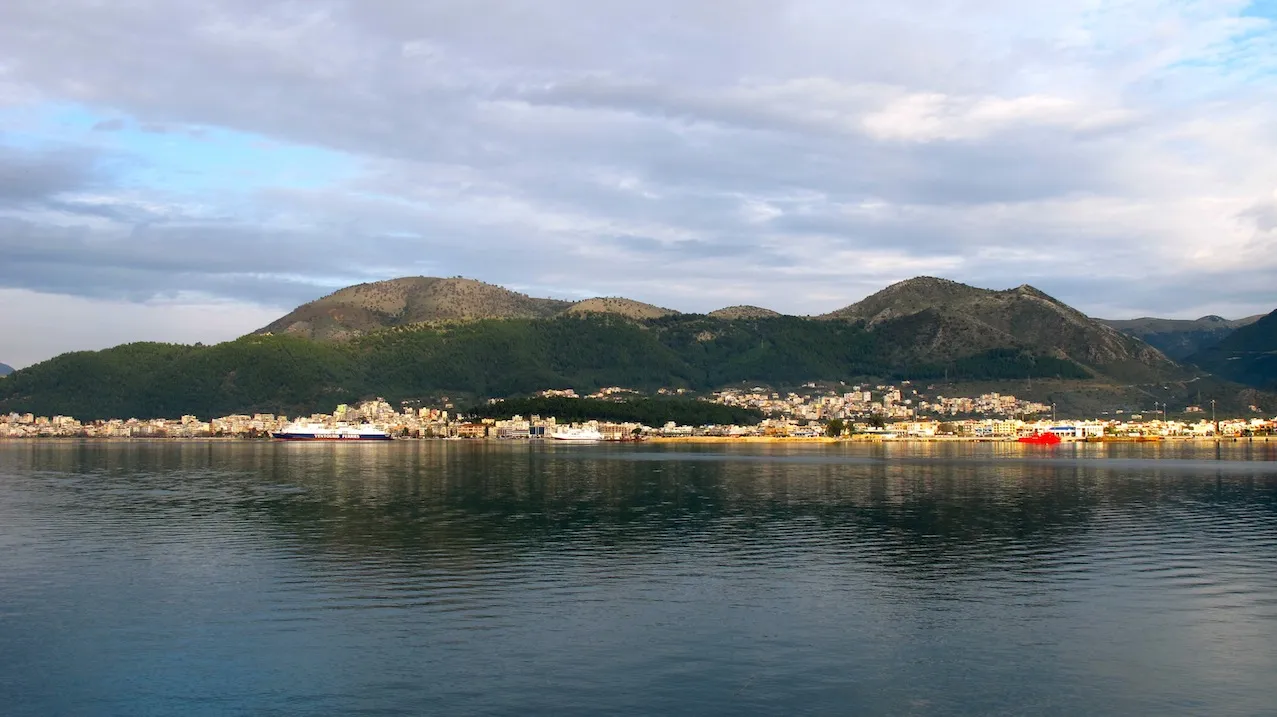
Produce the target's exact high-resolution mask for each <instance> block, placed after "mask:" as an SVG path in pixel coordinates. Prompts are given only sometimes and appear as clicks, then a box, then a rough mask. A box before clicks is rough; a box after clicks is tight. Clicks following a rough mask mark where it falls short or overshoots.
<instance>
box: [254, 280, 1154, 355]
mask: <svg viewBox="0 0 1277 717" xmlns="http://www.w3.org/2000/svg"><path fill="white" fill-rule="evenodd" d="M589 314H604V315H609V316H615V317H620V318H624V319H629V320H632V321H640V322H651V321H660V322H661V326H662V327H673V326H687V325H691V324H695V323H696V322H698V321H699V322H704V321H705V320H706V318H708V319H714V320H720V321H741V320H765V319H778V318H784V317H783V316H782V315H781V314H779V313H777V312H775V311H771V310H769V309H764V308H760V307H757V306H732V307H727V308H723V309H719V310H717V311H712V312H710V313H709V314H708V315H707V316H700V315H696V314H683V313H680V312H678V311H675V310H673V309H667V308H664V307H660V306H654V305H652V304H645V303H643V302H640V301H634V300H632V299H625V298H616V297H611V298H594V299H586V300H584V301H577V302H571V303H570V302H565V301H559V300H556V299H536V298H532V297H529V296H527V295H525V294H520V293H517V292H513V291H510V290H509V289H505V288H503V287H500V286H495V285H492V284H485V283H483V282H480V281H475V280H473V279H461V278H452V279H438V278H432V277H407V278H401V279H392V280H389V281H382V282H376V283H372V284H360V285H358V286H352V287H349V288H346V289H342V290H340V291H337V292H335V293H333V294H330V295H328V296H325V297H323V298H321V299H318V300H316V301H313V302H310V303H308V304H305V305H303V306H301V307H299V308H297V309H296V310H294V311H292V312H290V313H289V314H288V315H286V316H284V317H282V318H280V319H279V320H277V321H275V322H272V323H271V324H270V325H269V326H266V327H264V328H262V329H260V330H259V331H257V332H256V333H259V334H268V333H269V334H275V333H286V334H292V335H295V336H301V337H305V338H309V339H313V340H318V341H344V340H350V339H354V338H357V337H360V336H364V335H367V334H369V333H374V332H377V331H380V330H384V329H390V328H394V329H403V328H406V327H422V326H430V325H435V326H439V325H442V324H446V323H450V322H451V323H456V322H465V321H476V320H483V319H542V320H546V319H552V318H557V317H568V316H583V315H589ZM789 318H799V317H789ZM802 318H803V319H805V320H809V319H818V320H824V321H844V322H849V323H854V324H857V325H859V326H861V327H863V329H864V330H865V331H867V332H869V333H871V334H873V335H875V336H876V337H879V338H880V339H882V340H881V341H880V342H879V343H882V344H884V346H883V348H884V349H885V350H886V352H887V353H888V354H889V359H890V360H891V361H893V362H899V363H904V364H919V363H936V362H944V361H954V360H957V359H959V358H962V357H965V356H971V355H975V354H978V353H980V352H983V351H989V350H994V349H1015V350H1021V351H1027V352H1029V353H1031V354H1035V355H1041V356H1049V357H1053V358H1056V359H1060V360H1065V361H1070V362H1073V363H1075V364H1077V365H1080V366H1084V367H1087V368H1088V369H1089V370H1091V371H1094V372H1098V373H1100V374H1104V375H1113V376H1120V377H1123V378H1132V379H1140V380H1143V379H1144V378H1148V377H1150V376H1162V375H1166V374H1168V373H1169V374H1175V373H1176V372H1177V370H1178V367H1177V366H1176V365H1175V364H1174V362H1173V361H1170V360H1168V359H1167V358H1166V357H1165V356H1163V355H1161V354H1160V353H1159V352H1157V351H1154V350H1150V348H1149V346H1148V345H1146V344H1145V343H1143V342H1141V341H1136V340H1132V339H1131V338H1130V337H1128V336H1125V335H1123V334H1122V333H1120V332H1118V331H1114V330H1113V329H1111V328H1110V327H1108V326H1106V325H1105V324H1104V323H1103V322H1097V321H1095V320H1093V319H1091V318H1089V317H1087V316H1086V315H1084V314H1082V313H1081V312H1079V311H1077V310H1075V309H1072V308H1070V307H1069V306H1067V305H1065V304H1063V303H1061V302H1059V301H1057V300H1055V299H1053V298H1051V297H1050V296H1048V295H1046V294H1044V293H1043V292H1041V291H1038V290H1037V289H1035V288H1033V287H1031V286H1028V285H1025V286H1021V287H1019V288H1016V289H1009V290H1006V291H990V290H987V289H978V288H976V287H973V286H967V285H966V284H960V283H958V282H955V281H949V280H946V279H937V278H933V277H918V278H916V279H910V280H908V281H903V282H900V283H898V284H893V285H892V286H889V287H887V288H886V289H883V290H882V291H880V292H878V293H876V294H874V295H873V296H870V297H868V298H866V299H864V300H863V301H860V302H858V303H855V304H852V305H850V306H846V307H843V308H841V309H838V310H836V311H832V312H830V313H828V314H823V315H821V316H817V317H802Z"/></svg>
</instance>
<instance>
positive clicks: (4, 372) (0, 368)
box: [0, 363, 14, 376]
mask: <svg viewBox="0 0 1277 717" xmlns="http://www.w3.org/2000/svg"><path fill="white" fill-rule="evenodd" d="M13 371H14V368H13V367H12V366H10V365H9V364H7V363H0V376H8V375H9V374H11V373H13Z"/></svg>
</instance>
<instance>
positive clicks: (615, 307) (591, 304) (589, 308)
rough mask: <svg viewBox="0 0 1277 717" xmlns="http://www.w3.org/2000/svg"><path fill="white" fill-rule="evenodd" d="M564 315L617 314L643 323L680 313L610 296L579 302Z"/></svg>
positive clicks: (565, 311) (566, 310)
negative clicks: (647, 320) (646, 320)
mask: <svg viewBox="0 0 1277 717" xmlns="http://www.w3.org/2000/svg"><path fill="white" fill-rule="evenodd" d="M563 313H565V314H615V315H617V316H624V317H625V318H627V319H636V320H639V321H642V320H645V319H659V318H661V317H662V316H675V315H677V314H678V313H679V312H677V311H675V310H673V309H666V308H664V307H662V306H654V305H652V304H645V303H643V302H641V301H634V300H633V299H626V298H622V297H619V296H609V297H600V298H595V299H586V300H584V301H578V302H576V303H575V304H572V305H571V306H569V307H568V308H567V309H565V310H564V312H563Z"/></svg>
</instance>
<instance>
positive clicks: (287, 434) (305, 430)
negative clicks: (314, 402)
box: [271, 423, 391, 441]
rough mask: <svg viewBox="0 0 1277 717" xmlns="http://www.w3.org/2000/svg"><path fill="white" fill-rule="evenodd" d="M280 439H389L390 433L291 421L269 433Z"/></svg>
mask: <svg viewBox="0 0 1277 717" xmlns="http://www.w3.org/2000/svg"><path fill="white" fill-rule="evenodd" d="M271 437H272V438H275V439H278V440H281V441H389V440H391V438H390V434H389V433H386V432H385V431H383V430H381V429H380V428H376V427H374V426H369V425H363V426H337V427H335V428H330V427H328V426H324V425H321V424H318V423H292V424H289V425H287V426H284V427H283V428H282V429H280V430H278V431H275V432H274V433H272V434H271Z"/></svg>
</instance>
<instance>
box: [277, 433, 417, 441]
mask: <svg viewBox="0 0 1277 717" xmlns="http://www.w3.org/2000/svg"><path fill="white" fill-rule="evenodd" d="M271 437H272V438H274V439H275V440H278V441H389V440H393V439H392V438H391V437H390V436H361V435H348V436H342V435H333V436H326V435H315V434H313V433H272V434H271Z"/></svg>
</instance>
